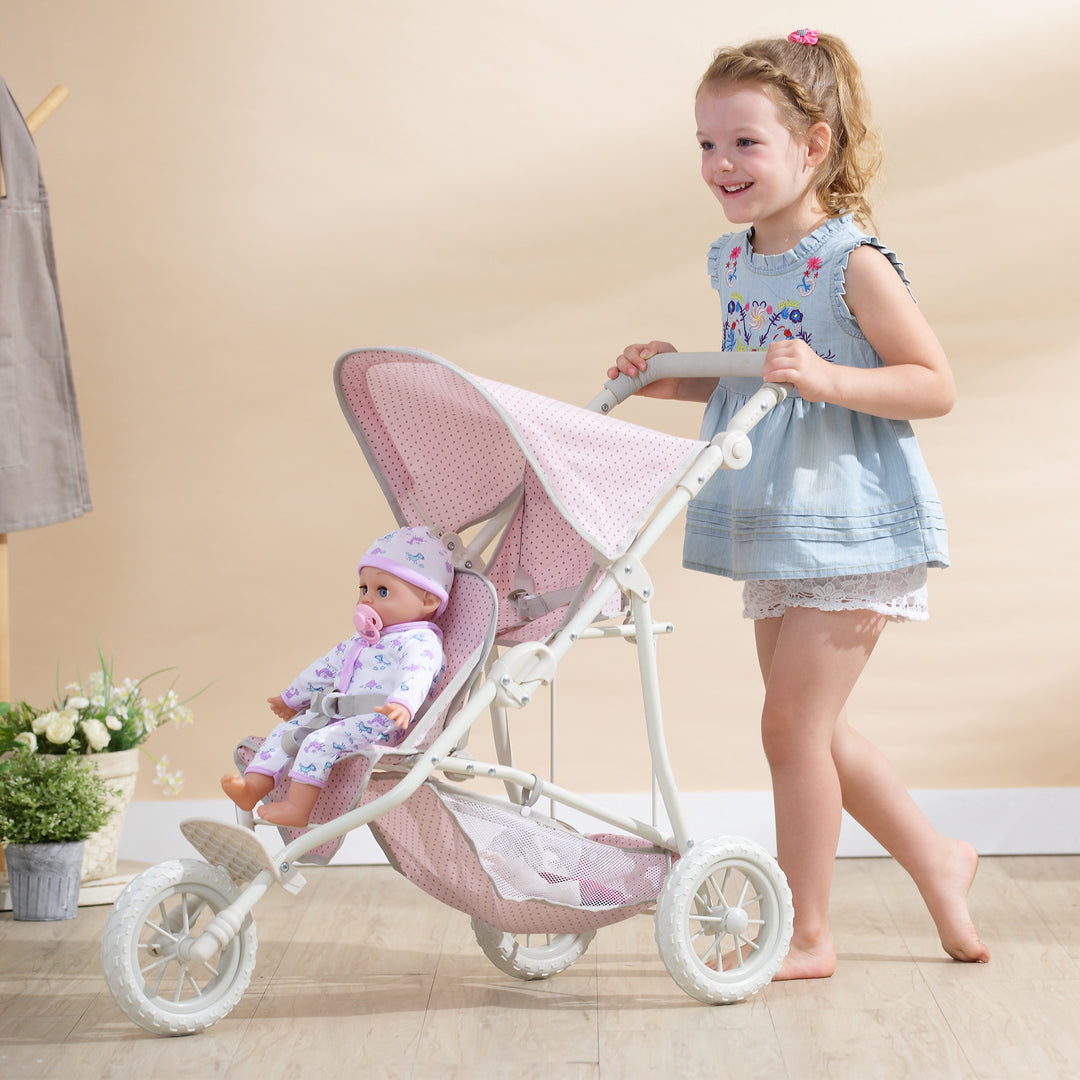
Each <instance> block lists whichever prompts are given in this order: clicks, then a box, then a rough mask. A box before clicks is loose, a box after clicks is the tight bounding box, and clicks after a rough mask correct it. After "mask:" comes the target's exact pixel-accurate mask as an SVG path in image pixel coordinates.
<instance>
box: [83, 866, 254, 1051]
mask: <svg viewBox="0 0 1080 1080" xmlns="http://www.w3.org/2000/svg"><path fill="white" fill-rule="evenodd" d="M239 893H240V890H239V889H238V888H237V886H236V885H235V884H234V883H233V881H232V879H231V878H230V877H229V875H228V874H226V873H225V871H224V870H222V869H221V868H220V867H217V866H210V865H209V863H204V862H200V861H199V860H197V859H173V860H170V861H169V862H164V863H159V864H158V865H157V866H151V867H150V868H149V869H148V870H144V871H143V872H142V873H141V874H139V875H138V876H137V877H135V878H133V879H132V881H131V882H130V884H129V885H128V886H127V888H126V889H125V890H124V891H123V892H122V893H121V894H120V896H119V897H118V898H117V900H116V903H115V904H114V905H113V909H112V911H110V912H109V916H108V918H107V919H106V920H105V932H104V934H103V935H102V938H101V965H102V967H103V969H104V972H105V982H106V985H107V986H108V988H109V992H110V993H111V994H112V996H113V998H114V999H115V1000H116V1003H117V1004H118V1005H119V1006H120V1008H121V1009H123V1011H124V1012H125V1013H127V1015H128V1016H129V1017H130V1018H131V1019H132V1020H134V1021H135V1023H136V1024H138V1025H139V1026H140V1027H142V1028H145V1029H146V1030H147V1031H152V1032H155V1033H157V1034H161V1035H191V1034H194V1033H195V1032H199V1031H202V1030H204V1029H205V1028H208V1027H210V1025H211V1024H215V1023H217V1021H218V1020H221V1019H223V1018H224V1017H226V1016H228V1015H229V1013H230V1012H232V1010H233V1009H234V1008H235V1007H236V1005H237V1004H238V1003H239V1001H240V999H241V998H242V997H243V996H244V991H245V990H246V989H247V986H248V983H250V982H251V975H252V972H253V971H254V969H255V949H256V938H255V921H254V919H253V918H252V917H251V916H248V918H247V920H246V921H245V923H244V925H243V926H242V927H241V929H240V932H239V933H238V934H237V935H236V936H235V937H234V938H233V939H232V941H230V942H229V943H228V944H227V945H226V946H225V947H224V948H223V949H222V950H221V951H220V952H219V953H218V954H217V955H216V956H214V957H211V959H210V960H209V961H208V962H206V963H201V962H198V961H196V960H194V959H192V958H191V957H189V956H188V954H187V950H186V948H185V944H186V943H189V942H191V941H192V940H194V939H196V938H198V937H199V936H200V935H201V934H202V932H203V930H204V929H205V927H206V924H207V923H208V922H209V921H210V920H211V919H212V918H213V917H214V916H215V915H216V914H217V913H218V912H219V911H222V910H223V909H224V908H226V907H228V906H229V904H231V903H232V902H233V900H235V899H236V897H237V896H238V895H239Z"/></svg>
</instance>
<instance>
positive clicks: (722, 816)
mask: <svg viewBox="0 0 1080 1080" xmlns="http://www.w3.org/2000/svg"><path fill="white" fill-rule="evenodd" d="M912 795H913V796H914V798H915V801H916V802H917V803H918V804H919V806H920V807H921V808H922V810H923V812H924V813H925V814H926V816H927V817H928V818H929V819H930V821H931V822H932V823H933V824H934V826H935V828H937V829H938V830H939V831H940V832H942V833H944V834H945V835H947V836H956V837H962V838H963V839H965V840H970V841H971V842H972V843H973V844H974V845H975V847H976V848H977V849H978V851H979V853H980V854H982V855H1076V854H1080V788H972V789H967V788H956V789H941V790H923V791H913V792H912ZM593 798H594V799H595V800H596V801H597V802H599V803H600V804H601V805H603V806H606V807H609V808H610V809H612V810H615V811H617V812H619V813H622V814H628V815H631V816H633V817H636V818H638V819H641V820H646V821H647V820H650V818H651V816H652V813H651V799H650V797H649V795H648V794H624V795H597V796H593ZM682 807H683V814H684V815H685V817H686V819H687V820H688V821H689V822H690V824H691V827H692V828H693V830H694V832H695V835H697V836H700V837H705V836H719V835H732V834H733V835H737V836H745V837H747V838H749V839H751V840H755V841H756V842H757V843H759V844H761V845H763V846H764V847H765V848H766V849H767V850H769V851H770V852H772V853H774V854H775V852H776V838H775V830H774V827H773V812H772V795H771V794H770V793H769V792H767V791H760V792H759V791H754V792H732V793H728V794H710V793H696V794H684V795H683V796H682ZM540 808H541V809H542V810H544V811H545V812H546V811H547V806H546V804H545V803H544V802H543V801H542V800H541V803H540ZM189 817H209V818H215V819H217V820H221V821H234V820H235V816H234V814H233V810H232V807H231V805H230V804H229V803H227V802H226V801H225V800H224V799H208V800H205V801H192V800H186V801H185V800H179V799H170V800H161V801H155V802H135V803H133V804H132V805H131V807H130V808H129V810H128V813H127V817H126V818H125V819H124V829H123V832H122V834H121V837H120V857H121V858H122V859H132V860H135V861H137V862H147V863H156V862H161V861H162V860H164V859H173V858H186V857H192V856H193V855H194V854H195V853H194V850H193V849H192V848H191V847H190V846H189V844H188V842H187V841H186V840H185V839H184V837H183V836H182V835H181V833H180V829H179V824H180V822H181V821H183V820H184V818H189ZM558 817H560V818H561V819H562V820H564V821H567V822H568V823H570V824H571V825H574V826H575V827H577V828H579V829H582V831H586V832H600V831H603V829H604V826H602V825H599V824H598V823H597V822H596V821H594V820H593V819H591V818H587V817H584V816H578V815H575V814H573V813H571V812H564V811H560V812H559V814H558ZM271 835H272V834H271ZM838 853H839V855H840V856H842V857H853V856H865V855H884V854H885V852H884V851H883V850H882V848H881V847H880V846H879V845H878V844H877V843H876V842H875V841H874V840H873V839H872V838H871V837H870V836H869V835H867V833H866V832H865V831H864V830H863V829H862V828H860V826H858V825H856V824H855V822H854V821H852V820H851V819H850V818H848V816H847V815H846V814H845V815H844V824H843V828H842V830H841V833H840V847H839V852H838ZM334 861H335V862H336V863H341V864H349V865H365V864H376V863H385V862H386V859H385V857H384V856H383V853H382V850H381V848H379V846H378V844H377V843H376V842H375V839H374V838H373V837H372V835H371V832H370V830H368V829H366V828H363V829H356V830H354V831H353V832H351V833H350V834H349V835H348V836H346V838H345V842H344V843H343V844H342V846H341V850H340V851H339V852H338V853H337V855H336V856H335V857H334Z"/></svg>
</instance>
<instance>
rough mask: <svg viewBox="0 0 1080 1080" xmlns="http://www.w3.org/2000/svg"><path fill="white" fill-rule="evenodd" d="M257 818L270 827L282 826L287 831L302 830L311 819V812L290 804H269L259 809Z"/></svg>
mask: <svg viewBox="0 0 1080 1080" xmlns="http://www.w3.org/2000/svg"><path fill="white" fill-rule="evenodd" d="M259 817H260V818H261V819H262V820H263V821H269V822H270V824H271V825H284V826H285V827H286V828H288V829H302V828H304V827H305V826H306V825H307V823H308V819H309V818H310V817H311V811H310V810H307V809H305V808H303V807H300V806H295V805H293V803H291V802H270V803H265V804H264V805H262V806H260V807H259Z"/></svg>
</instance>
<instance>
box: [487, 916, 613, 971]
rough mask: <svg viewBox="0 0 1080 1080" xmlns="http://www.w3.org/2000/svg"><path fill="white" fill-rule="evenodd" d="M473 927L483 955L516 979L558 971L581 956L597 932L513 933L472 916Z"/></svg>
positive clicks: (564, 968) (563, 969)
mask: <svg viewBox="0 0 1080 1080" xmlns="http://www.w3.org/2000/svg"><path fill="white" fill-rule="evenodd" d="M472 928H473V933H474V934H475V935H476V940H477V943H478V944H479V945H480V948H481V949H483V951H484V955H485V956H486V957H487V958H488V959H489V960H490V961H491V962H492V963H493V964H494V965H495V966H496V967H497V968H498V969H499V970H500V971H503V972H505V973H506V974H507V975H513V976H514V978H515V979H547V978H549V977H550V976H552V975H558V974H559V972H560V971H565V970H566V969H567V968H568V967H570V965H571V964H573V963H574V962H575V961H576V960H580V959H581V956H582V954H583V953H584V952H585V950H586V949H587V948H588V947H589V942H590V941H592V939H593V938H594V937H595V936H596V934H595V932H594V931H592V930H590V931H588V932H586V933H582V934H511V933H510V932H509V931H507V930H499V929H498V928H497V927H494V926H489V925H488V924H487V923H486V922H481V921H480V920H479V919H473V921H472Z"/></svg>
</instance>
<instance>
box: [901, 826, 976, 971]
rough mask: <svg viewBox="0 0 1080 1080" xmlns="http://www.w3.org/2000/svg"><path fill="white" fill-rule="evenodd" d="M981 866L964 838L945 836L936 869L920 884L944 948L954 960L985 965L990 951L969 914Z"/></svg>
mask: <svg viewBox="0 0 1080 1080" xmlns="http://www.w3.org/2000/svg"><path fill="white" fill-rule="evenodd" d="M978 868H979V856H978V853H977V852H976V851H975V848H974V847H972V846H971V844H969V843H966V842H965V841H963V840H949V839H945V840H944V841H943V845H942V852H941V857H940V859H939V861H938V868H937V871H936V872H935V873H933V874H931V875H929V877H928V880H927V881H926V882H925V883H918V884H919V892H920V893H922V898H923V900H924V901H925V902H926V907H927V909H928V910H929V912H930V916H931V918H932V919H933V920H934V925H935V926H937V931H938V937H940V938H941V945H942V948H943V949H944V950H945V951H946V952H947V953H948V954H949V955H950V956H951V957H952V958H953V959H954V960H964V961H967V962H969V963H979V964H985V963H986V962H987V961H988V960H989V959H990V950H989V949H988V948H987V947H986V946H985V945H984V944H983V943H982V942H981V941H980V940H979V935H978V934H977V933H976V931H975V926H974V924H973V923H972V921H971V915H970V914H969V913H968V906H967V895H968V891H969V890H970V888H971V883H972V881H974V880H975V871H976V870H977V869H978Z"/></svg>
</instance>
